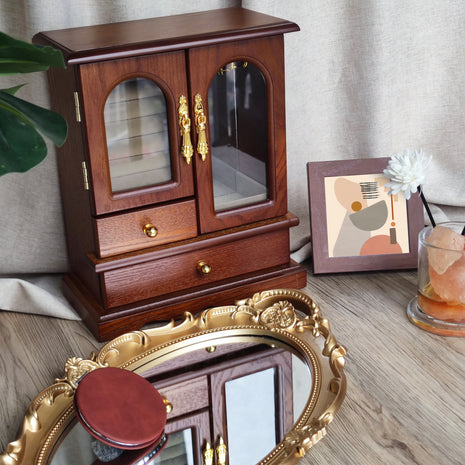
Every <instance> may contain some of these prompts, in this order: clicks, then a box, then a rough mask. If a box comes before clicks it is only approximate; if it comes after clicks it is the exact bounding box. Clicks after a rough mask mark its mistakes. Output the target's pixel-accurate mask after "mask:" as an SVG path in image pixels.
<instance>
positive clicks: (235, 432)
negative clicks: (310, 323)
mask: <svg viewBox="0 0 465 465" xmlns="http://www.w3.org/2000/svg"><path fill="white" fill-rule="evenodd" d="M275 377H276V370H275V369H274V368H269V369H267V370H263V371H259V372H257V373H253V374H250V375H247V376H242V377H240V378H237V379H234V380H231V381H227V382H226V383H225V404H226V424H227V431H228V455H229V464H230V465H254V464H256V463H258V462H259V461H260V460H261V459H262V458H263V457H265V456H266V455H267V454H268V453H269V452H270V451H271V450H272V449H273V448H274V447H275V446H276V444H277V442H278V441H277V438H276V416H275V415H276V407H275V404H276V382H275Z"/></svg>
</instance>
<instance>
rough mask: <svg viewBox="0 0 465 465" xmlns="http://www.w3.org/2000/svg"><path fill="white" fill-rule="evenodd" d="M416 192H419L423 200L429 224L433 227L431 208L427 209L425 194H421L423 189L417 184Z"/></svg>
mask: <svg viewBox="0 0 465 465" xmlns="http://www.w3.org/2000/svg"><path fill="white" fill-rule="evenodd" d="M418 193H419V194H420V198H421V201H422V202H423V205H424V206H425V210H426V213H427V214H428V217H429V220H430V221H431V226H433V228H434V227H435V226H436V222H435V221H434V218H433V215H432V213H431V210H430V209H429V205H428V202H427V201H426V199H425V196H424V195H423V191H422V190H421V186H418Z"/></svg>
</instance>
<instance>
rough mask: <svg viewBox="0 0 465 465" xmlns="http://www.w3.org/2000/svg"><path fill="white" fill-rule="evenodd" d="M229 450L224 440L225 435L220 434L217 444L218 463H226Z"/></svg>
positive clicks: (223, 464)
mask: <svg viewBox="0 0 465 465" xmlns="http://www.w3.org/2000/svg"><path fill="white" fill-rule="evenodd" d="M227 452H228V449H227V447H226V444H225V443H224V441H223V437H222V436H220V439H219V441H218V445H217V446H216V457H217V461H218V465H226V456H227Z"/></svg>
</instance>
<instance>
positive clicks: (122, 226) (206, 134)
mask: <svg viewBox="0 0 465 465" xmlns="http://www.w3.org/2000/svg"><path fill="white" fill-rule="evenodd" d="M298 29H299V28H298V26H297V25H296V24H294V23H292V22H289V21H286V20H282V19H279V18H274V17H271V16H268V15H263V14H260V13H256V12H253V11H250V10H246V9H242V8H229V9H220V10H212V11H207V12H201V13H192V14H185V15H178V16H171V17H165V18H154V19H146V20H137V21H129V22H123V23H114V24H104V25H97V26H87V27H80V28H73V29H66V30H58V31H49V32H41V33H39V34H37V35H36V36H35V37H34V42H35V43H37V44H43V45H51V46H53V47H55V48H58V49H59V50H61V51H62V53H63V55H64V57H65V62H66V65H67V67H66V69H51V70H50V71H49V82H50V89H51V99H52V108H53V109H54V110H55V111H57V112H59V113H60V114H62V115H63V116H64V117H65V118H66V119H67V121H68V124H69V136H68V140H67V141H66V143H65V144H64V145H63V147H61V148H60V149H59V151H58V165H59V173H60V183H61V192H62V198H63V208H64V215H65V225H66V234H67V244H68V252H69V259H70V264H71V268H72V271H71V273H69V274H67V275H66V276H65V278H64V286H65V293H66V295H67V297H68V299H69V300H70V302H71V303H72V304H73V306H74V307H75V308H76V309H77V311H78V312H79V313H80V315H81V316H82V318H83V320H84V322H85V323H86V324H87V325H88V327H89V328H90V329H91V331H92V332H93V333H94V335H95V336H96V337H97V338H98V339H100V340H107V339H110V338H112V337H115V336H117V335H119V334H121V333H123V332H125V331H128V330H132V329H139V328H141V327H142V326H143V325H144V324H145V323H148V322H151V321H154V320H170V319H172V318H177V317H180V316H181V315H182V314H183V313H184V312H185V311H190V312H196V311H199V310H202V309H204V308H206V307H210V306H217V305H222V304H225V303H227V302H231V301H233V300H234V299H240V298H243V296H247V295H251V294H253V293H254V292H257V291H259V290H264V289H269V288H276V287H291V288H301V287H304V286H305V284H306V273H305V270H304V268H302V267H301V266H300V265H298V264H296V263H294V262H293V261H292V260H290V251H289V228H290V227H292V226H295V225H296V224H298V219H297V217H296V216H295V215H293V214H292V213H289V212H288V210H287V179H286V178H287V174H286V134H285V99H284V37H283V34H284V33H287V32H292V31H297V30H298Z"/></svg>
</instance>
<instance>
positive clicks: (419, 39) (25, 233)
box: [0, 0, 465, 317]
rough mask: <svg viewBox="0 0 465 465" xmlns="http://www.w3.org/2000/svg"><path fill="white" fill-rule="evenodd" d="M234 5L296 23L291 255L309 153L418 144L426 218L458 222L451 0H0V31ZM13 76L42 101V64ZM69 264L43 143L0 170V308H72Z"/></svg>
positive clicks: (289, 80) (463, 6) (333, 154)
mask: <svg viewBox="0 0 465 465" xmlns="http://www.w3.org/2000/svg"><path fill="white" fill-rule="evenodd" d="M236 5H242V6H244V7H246V8H250V9H253V10H257V11H261V12H263V13H267V14H271V15H274V16H279V17H282V18H286V19H289V20H292V21H294V22H296V23H297V24H298V25H299V26H300V28H301V31H299V32H295V33H291V34H288V35H286V37H285V47H286V102H287V103H286V115H287V153H288V185H289V209H290V210H291V211H292V212H294V213H296V214H297V215H298V216H299V217H300V220H301V224H300V225H299V226H298V227H296V228H293V229H292V234H291V242H292V244H291V246H292V248H293V250H296V253H295V255H294V257H295V258H297V259H299V260H303V259H305V258H307V257H308V252H307V251H308V249H309V247H308V246H305V244H308V243H309V240H310V227H309V219H308V218H309V212H308V200H307V198H308V194H307V178H306V171H305V168H306V163H307V162H308V161H320V160H338V159H351V158H368V157H385V156H391V155H393V154H395V153H397V152H400V151H403V150H404V149H405V148H410V149H415V148H422V149H423V150H424V151H425V152H427V153H430V154H432V155H433V161H432V165H431V170H430V172H429V175H428V180H427V183H426V184H425V186H424V192H425V195H426V197H427V198H428V200H429V201H430V203H431V204H433V212H434V215H435V217H436V221H441V220H443V219H446V218H457V219H465V195H464V192H465V181H464V180H465V158H464V154H465V138H464V137H463V134H464V126H465V120H464V110H463V109H464V108H465V86H464V84H463V83H464V82H465V63H464V58H465V52H464V48H463V44H464V43H465V28H463V24H465V3H464V2H462V1H461V0H443V1H441V2H438V1H437V0H407V1H405V0H274V1H273V0H242V2H241V1H240V0H229V1H228V0H223V1H221V0H196V1H189V2H186V1H182V0H176V1H172V0H171V1H168V0H166V1H158V2H156V1H153V0H138V1H136V2H127V1H123V0H99V1H94V0H73V1H71V0H67V1H63V0H2V2H1V3H0V30H1V31H3V32H6V33H8V34H11V35H13V36H14V37H17V38H20V39H23V40H31V38H32V36H33V35H34V34H35V33H37V32H39V31H43V30H50V29H61V28H66V27H73V26H84V25H91V24H98V23H105V22H115V21H125V20H131V19H140V18H147V17H154V16H165V15H170V14H177V13H187V12H192V11H200V10H208V9H212V8H223V7H228V6H236ZM19 82H26V83H28V84H27V86H25V88H23V89H22V90H21V91H20V92H21V94H20V96H21V97H22V98H25V99H26V100H30V101H33V102H34V103H37V104H41V105H45V106H47V105H48V88H47V84H46V77H45V73H39V74H34V75H24V76H15V77H9V78H3V77H2V78H1V80H0V88H2V87H8V86H9V85H16V84H17V83H19ZM67 270H68V261H67V253H66V245H65V233H64V227H63V221H62V210H61V200H60V193H59V188H58V177H57V169H56V156H55V151H54V149H53V147H52V146H50V145H49V156H47V158H46V159H45V160H44V161H43V162H42V163H41V164H40V165H38V166H37V167H35V168H33V169H32V170H31V171H29V172H27V173H23V174H14V173H12V174H8V175H6V176H3V177H1V178H0V276H3V279H0V308H3V309H5V310H9V309H11V310H18V311H33V312H34V311H38V312H44V313H50V314H56V315H58V316H62V317H67V316H68V317H75V315H74V313H73V312H72V311H71V310H70V309H69V308H68V307H67V305H66V302H65V301H64V300H63V299H62V296H61V294H60V291H59V288H58V287H57V286H54V284H53V283H57V282H58V281H59V279H58V278H57V277H55V276H54V275H56V274H60V273H63V272H65V271H67ZM25 274H27V275H28V276H25ZM31 274H32V277H31V276H30V275H31ZM43 275H45V276H43ZM43 292H46V293H47V294H51V295H52V297H53V299H52V301H49V300H48V299H44V294H43Z"/></svg>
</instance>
